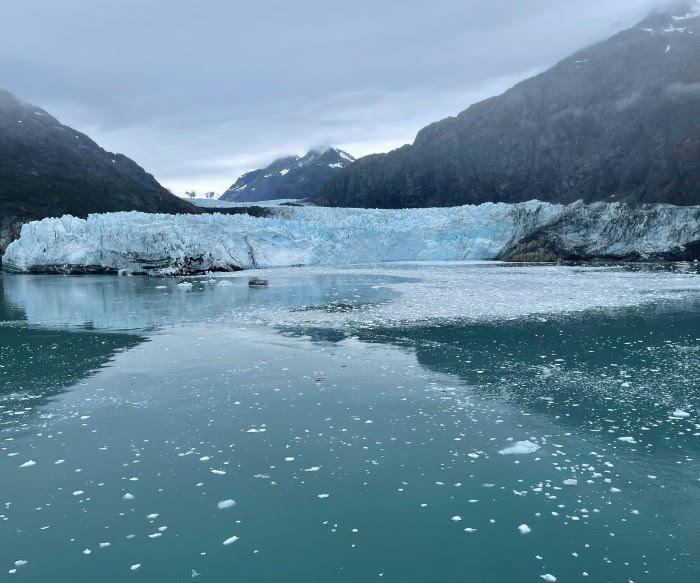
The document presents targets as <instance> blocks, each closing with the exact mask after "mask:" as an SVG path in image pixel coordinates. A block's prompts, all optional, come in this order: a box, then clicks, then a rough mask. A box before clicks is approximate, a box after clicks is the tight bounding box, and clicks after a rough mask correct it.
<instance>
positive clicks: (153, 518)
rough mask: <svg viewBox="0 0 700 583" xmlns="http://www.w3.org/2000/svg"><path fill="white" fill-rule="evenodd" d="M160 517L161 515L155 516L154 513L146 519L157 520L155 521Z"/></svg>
mask: <svg viewBox="0 0 700 583" xmlns="http://www.w3.org/2000/svg"><path fill="white" fill-rule="evenodd" d="M159 516H160V514H155V513H154V514H149V515H148V516H146V518H148V520H155V519H156V518H158V517H159Z"/></svg>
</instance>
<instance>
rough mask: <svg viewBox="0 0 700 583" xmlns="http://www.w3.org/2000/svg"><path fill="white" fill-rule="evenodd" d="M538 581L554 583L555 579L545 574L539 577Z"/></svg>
mask: <svg viewBox="0 0 700 583" xmlns="http://www.w3.org/2000/svg"><path fill="white" fill-rule="evenodd" d="M540 579H544V580H545V581H547V583H555V581H556V580H557V578H556V577H555V576H554V575H550V574H549V573H545V574H544V575H540Z"/></svg>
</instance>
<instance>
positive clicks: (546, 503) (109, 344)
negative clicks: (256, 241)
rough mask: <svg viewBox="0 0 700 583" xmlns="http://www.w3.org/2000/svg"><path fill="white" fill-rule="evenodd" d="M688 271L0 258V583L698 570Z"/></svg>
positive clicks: (576, 575)
mask: <svg viewBox="0 0 700 583" xmlns="http://www.w3.org/2000/svg"><path fill="white" fill-rule="evenodd" d="M683 271H684V270H681V272H678V270H676V271H663V272H658V271H649V272H646V271H630V270H625V269H622V268H612V269H607V268H606V269H588V268H583V269H578V268H538V267H511V266H497V265H479V264H476V265H474V264H472V265H431V266H426V265H423V264H420V265H395V266H376V267H372V268H369V267H363V268H357V269H348V270H330V269H329V270H320V269H298V270H274V271H270V272H267V273H265V274H264V275H265V276H266V277H268V278H269V279H270V281H271V285H270V287H269V288H266V289H261V290H257V289H256V290H251V289H249V288H248V287H247V285H246V277H247V276H244V275H236V276H231V277H221V278H214V279H210V278H197V279H193V280H191V281H192V286H191V287H190V286H184V285H180V286H178V285H177V284H178V282H177V280H161V279H155V278H118V277H74V278H66V277H53V276H52V277H45V276H2V278H0V319H1V321H0V367H1V368H0V479H1V481H0V540H1V541H2V545H0V581H4V580H6V579H7V580H10V581H52V582H61V583H62V582H64V581H65V582H93V581H114V582H121V581H129V580H134V581H139V580H140V581H185V580H187V581H189V580H197V581H212V582H214V581H216V582H218V581H263V582H273V581H290V582H296V581H341V582H342V581H348V582H350V581H353V582H354V581H367V580H377V581H398V582H413V581H415V582H418V581H445V582H451V581H476V582H481V581H483V582H511V581H543V580H550V581H553V580H554V579H553V578H552V577H554V578H556V580H557V581H611V582H612V581H622V582H627V581H634V582H641V581H648V582H658V581H676V582H681V583H686V582H687V583H690V582H696V581H698V580H700V565H699V564H698V560H699V557H698V549H700V535H699V534H698V533H700V463H699V462H698V454H699V453H700V452H699V451H698V450H699V449H700V424H699V423H700V420H699V419H698V407H699V406H700V372H699V370H700V368H699V367H698V364H700V363H699V358H698V357H699V355H700V296H698V291H699V290H700V282H698V280H697V276H695V275H692V274H690V273H683ZM514 284H519V285H514ZM509 285H510V286H511V289H508V287H507V286H509ZM516 288H517V289H516ZM525 296H528V297H529V298H530V300H531V301H529V302H525V301H523V297H525ZM431 303H432V304H433V305H434V307H435V309H434V310H431ZM533 306H534V307H533ZM535 308H536V309H535ZM431 315H432V316H434V317H431ZM438 316H439V317H438ZM518 442H524V443H525V445H524V446H523V445H522V444H521V446H520V449H521V450H523V449H524V450H527V451H530V452H531V453H523V454H520V455H503V454H501V453H499V452H503V451H507V450H508V448H511V447H513V445H514V444H516V443H518ZM225 543H227V544H225Z"/></svg>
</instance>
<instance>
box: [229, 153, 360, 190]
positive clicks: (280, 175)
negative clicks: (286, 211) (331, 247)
mask: <svg viewBox="0 0 700 583" xmlns="http://www.w3.org/2000/svg"><path fill="white" fill-rule="evenodd" d="M354 161H355V158H353V157H352V156H351V155H350V154H348V153H347V152H343V151H342V150H338V149H337V148H328V149H326V150H321V151H315V150H312V151H310V152H308V153H307V154H306V155H304V156H301V157H296V156H289V157H286V158H280V159H279V160H275V161H274V162H273V163H272V164H270V165H269V166H267V167H266V168H262V169H260V170H253V171H252V172H247V173H246V174H244V175H243V176H241V177H240V178H239V179H238V180H236V182H235V184H233V186H231V188H229V189H228V190H227V191H226V192H224V194H222V195H221V200H228V201H232V202H256V201H262V200H275V199H282V198H296V199H300V198H309V197H310V196H311V195H312V194H315V193H316V192H318V191H319V190H320V189H321V188H323V187H324V186H325V185H326V184H327V183H328V182H329V181H330V180H331V179H332V178H333V177H334V176H336V175H337V174H338V172H340V171H341V170H342V169H343V168H346V167H347V166H349V165H350V164H352V163H353V162H354Z"/></svg>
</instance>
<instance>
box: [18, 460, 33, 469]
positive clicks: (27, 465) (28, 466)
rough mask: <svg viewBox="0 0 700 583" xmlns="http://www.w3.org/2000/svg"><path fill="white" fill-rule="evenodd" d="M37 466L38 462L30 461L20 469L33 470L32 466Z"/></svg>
mask: <svg viewBox="0 0 700 583" xmlns="http://www.w3.org/2000/svg"><path fill="white" fill-rule="evenodd" d="M35 465H36V462H35V461H34V460H28V461H26V462H24V463H23V464H22V465H21V466H20V468H31V467H32V466H35Z"/></svg>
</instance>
